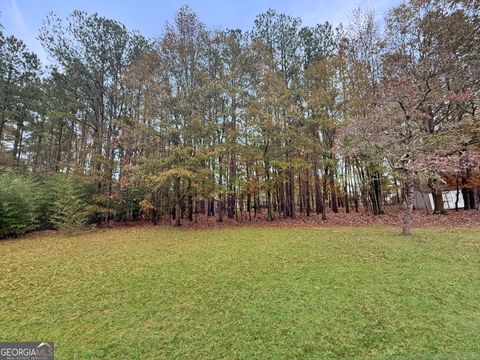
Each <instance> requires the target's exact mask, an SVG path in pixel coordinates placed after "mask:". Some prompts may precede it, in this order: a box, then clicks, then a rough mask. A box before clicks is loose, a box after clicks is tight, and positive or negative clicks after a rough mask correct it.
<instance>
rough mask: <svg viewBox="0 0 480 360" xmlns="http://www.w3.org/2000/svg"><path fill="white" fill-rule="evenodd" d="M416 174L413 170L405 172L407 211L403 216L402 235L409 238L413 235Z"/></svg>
mask: <svg viewBox="0 0 480 360" xmlns="http://www.w3.org/2000/svg"><path fill="white" fill-rule="evenodd" d="M414 181H415V172H414V171H413V170H411V169H409V170H405V211H404V214H403V227H402V235H405V236H408V235H410V234H411V229H412V217H413V203H414V199H415V189H414Z"/></svg>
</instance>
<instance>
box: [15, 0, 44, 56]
mask: <svg viewBox="0 0 480 360" xmlns="http://www.w3.org/2000/svg"><path fill="white" fill-rule="evenodd" d="M10 4H11V10H12V11H11V14H12V20H13V26H14V28H15V33H16V34H17V35H19V37H20V38H21V39H22V40H23V41H24V42H25V44H26V45H27V46H28V47H29V48H30V50H32V51H34V52H35V53H36V54H37V56H38V57H39V58H40V61H41V62H42V63H43V64H48V63H49V61H48V56H47V54H46V52H45V50H44V49H43V47H42V45H41V44H40V42H39V41H38V39H37V37H36V35H35V33H34V32H33V31H31V30H30V27H29V26H28V24H27V22H26V21H25V19H24V17H23V15H22V12H21V11H20V8H19V7H18V4H17V1H16V0H11V2H10Z"/></svg>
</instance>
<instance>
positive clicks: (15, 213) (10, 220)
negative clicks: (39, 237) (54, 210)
mask: <svg viewBox="0 0 480 360" xmlns="http://www.w3.org/2000/svg"><path fill="white" fill-rule="evenodd" d="M38 191H39V186H38V183H36V182H34V181H32V180H31V179H29V178H27V177H24V176H17V175H14V174H3V175H1V176H0V238H2V237H6V236H18V235H22V234H25V233H26V232H28V231H32V230H35V229H36V228H37V225H38V215H39V211H38V207H37V196H38Z"/></svg>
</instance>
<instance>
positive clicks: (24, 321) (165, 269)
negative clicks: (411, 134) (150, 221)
mask: <svg viewBox="0 0 480 360" xmlns="http://www.w3.org/2000/svg"><path fill="white" fill-rule="evenodd" d="M479 230H480V229H466V230H465V229H453V230H443V229H437V230H434V229H428V230H415V235H414V236H412V237H410V238H403V237H401V236H399V235H398V229H395V228H389V227H361V228H346V227H343V228H342V227H339V228H322V229H311V228H273V227H272V228H229V229H211V230H185V229H172V228H165V227H138V228H125V229H113V230H98V231H91V232H85V233H81V234H79V235H52V236H37V237H27V238H24V239H18V240H11V241H10V240H9V241H1V242H0V290H1V291H0V341H47V340H48V341H54V342H55V351H56V355H57V357H56V358H58V359H100V358H105V359H162V358H165V359H172V358H184V359H200V358H208V359H210V358H225V359H270V358H273V359H292V358H316V359H318V358H320V359H328V358H361V359H363V358H373V359H377V358H378V359H382V358H408V359H411V358H414V359H424V358H426V359H430V358H438V359H478V358H480V231H479Z"/></svg>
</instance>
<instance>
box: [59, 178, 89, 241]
mask: <svg viewBox="0 0 480 360" xmlns="http://www.w3.org/2000/svg"><path fill="white" fill-rule="evenodd" d="M55 183H56V188H55V189H54V191H55V194H56V196H55V201H54V202H53V209H52V216H51V222H52V224H53V226H54V227H55V228H57V229H59V230H63V231H73V230H78V229H80V228H82V227H83V226H84V225H85V223H86V222H87V219H88V211H87V203H86V202H85V201H84V200H83V199H82V196H81V194H80V188H79V186H78V185H77V184H75V183H74V182H73V181H72V180H71V179H65V178H63V179H58V180H57V181H56V182H55Z"/></svg>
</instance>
